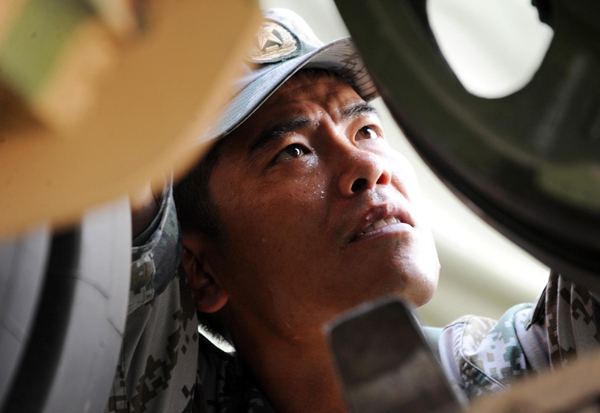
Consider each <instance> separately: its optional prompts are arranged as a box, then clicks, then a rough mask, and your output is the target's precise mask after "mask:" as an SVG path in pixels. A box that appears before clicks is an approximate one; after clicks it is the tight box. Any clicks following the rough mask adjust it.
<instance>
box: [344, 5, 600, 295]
mask: <svg viewBox="0 0 600 413" xmlns="http://www.w3.org/2000/svg"><path fill="white" fill-rule="evenodd" d="M336 3H337V5H338V8H339V10H340V13H341V15H342V17H343V19H344V21H345V23H346V25H347V26H348V29H349V30H350V33H351V35H352V37H353V38H354V41H355V42H356V44H357V46H358V48H359V50H360V52H361V54H362V55H363V57H364V59H365V61H366V64H367V66H368V67H369V69H370V71H371V73H372V75H373V76H374V78H375V79H376V81H377V84H378V87H379V91H380V93H381V95H382V96H383V98H384V100H385V101H386V104H387V105H388V107H389V108H390V110H391V112H392V113H393V115H394V117H395V118H396V120H397V122H398V123H399V125H400V126H401V127H402V129H403V130H404V131H405V133H406V135H407V137H408V138H409V140H410V141H411V143H412V144H413V145H414V146H415V148H416V149H417V150H418V152H419V153H420V154H421V156H422V157H423V158H424V159H425V160H426V162H428V164H429V165H430V166H431V168H432V169H433V170H434V171H435V172H436V173H437V174H438V176H439V177H440V178H441V179H442V180H443V181H444V182H445V183H446V184H447V185H448V186H450V187H451V188H452V189H453V190H454V191H455V192H457V193H459V194H460V195H461V196H463V197H466V198H468V199H469V201H470V202H469V204H470V205H471V206H473V207H474V209H475V210H476V212H479V213H483V215H484V216H485V218H486V219H488V220H489V221H490V222H491V223H492V224H494V225H495V226H496V227H497V228H498V229H499V230H500V231H501V232H503V233H504V234H505V235H507V236H508V237H509V238H511V239H512V240H513V241H515V242H517V243H518V244H519V245H521V246H522V247H524V248H525V249H527V250H528V251H529V252H531V253H532V254H534V255H535V256H537V257H538V258H539V259H541V260H542V261H544V262H545V263H546V264H548V265H549V266H551V267H553V268H555V269H556V270H558V271H561V272H563V273H564V274H565V275H567V276H571V277H574V278H577V279H578V280H580V281H581V282H583V283H584V284H586V285H588V286H595V287H598V289H600V278H597V276H598V275H600V76H599V74H600V3H599V2H597V1H594V0H557V1H548V2H545V4H546V5H547V6H548V9H549V10H550V12H551V14H552V23H553V26H554V27H553V28H554V30H555V34H554V38H553V41H552V43H551V45H550V48H549V50H548V52H547V54H546V57H545V58H544V61H543V63H542V65H541V67H540V69H539V70H538V72H537V73H536V74H535V76H534V77H533V79H532V81H531V82H530V83H529V84H528V85H527V86H525V87H524V88H523V89H521V90H520V91H518V92H516V93H514V94H512V95H510V96H507V97H505V98H501V99H484V98H480V97H477V96H474V95H472V94H470V93H469V92H467V91H466V90H465V89H464V87H463V86H462V85H461V83H460V82H459V81H458V79H457V78H456V76H455V75H454V73H453V72H452V70H451V69H450V67H449V66H448V64H447V63H446V61H445V60H444V58H443V56H442V53H441V52H440V51H439V48H438V46H437V44H436V42H435V38H434V36H433V34H432V32H431V29H430V27H429V24H428V21H427V12H426V9H425V1H423V0H420V1H417V0H369V1H364V0H336Z"/></svg>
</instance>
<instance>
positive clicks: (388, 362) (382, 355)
mask: <svg viewBox="0 0 600 413" xmlns="http://www.w3.org/2000/svg"><path fill="white" fill-rule="evenodd" d="M326 335H327V339H328V342H329V347H330V349H331V353H332V354H333V360H334V364H335V367H336V370H337V372H338V375H339V377H340V380H341V382H342V383H343V388H344V396H345V399H346V403H347V405H348V407H349V410H350V412H352V413H362V412H369V413H387V412H390V413H391V412H411V413H428V412H431V413H458V412H460V411H462V407H461V405H460V403H459V400H458V399H457V397H456V396H455V394H454V392H453V390H452V388H451V385H450V383H449V382H448V380H447V379H446V376H445V375H444V373H443V372H442V367H441V366H440V364H439V362H438V360H437V359H436V358H435V356H434V355H433V353H432V352H431V349H430V348H429V346H428V344H427V342H426V341H425V337H424V336H423V333H422V332H421V327H420V326H419V325H418V322H417V320H416V318H415V316H414V315H413V314H412V313H411V310H410V309H409V308H408V307H407V305H405V303H404V302H403V301H402V300H398V299H383V300H380V301H374V302H370V303H366V304H363V305H361V306H358V307H356V308H353V309H352V310H350V311H348V312H347V313H346V314H343V315H342V316H340V317H338V318H337V319H336V320H334V321H333V322H331V323H330V324H328V326H327V327H326Z"/></svg>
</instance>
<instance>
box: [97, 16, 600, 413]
mask: <svg viewBox="0 0 600 413" xmlns="http://www.w3.org/2000/svg"><path fill="white" fill-rule="evenodd" d="M265 17H266V19H267V20H266V22H265V24H264V25H263V26H262V28H261V30H260V31H259V33H258V39H257V46H256V48H255V49H254V50H253V51H252V52H251V53H250V55H249V60H250V61H252V62H254V63H257V64H258V67H257V68H256V69H253V70H252V69H248V72H247V74H246V75H245V76H244V78H243V79H241V81H240V85H239V88H238V90H237V91H236V96H235V97H234V98H233V99H232V100H231V102H230V103H229V105H228V106H227V107H226V108H225V109H224V111H223V115H222V116H221V118H220V119H219V121H217V123H216V124H215V125H214V126H213V128H212V130H211V131H210V132H209V133H208V134H207V135H206V136H205V137H204V139H205V140H212V139H217V138H218V139H220V140H219V141H218V142H217V143H216V144H215V146H214V147H213V149H212V150H211V152H210V153H209V154H208V155H207V157H206V158H205V159H204V160H203V161H202V162H201V164H200V165H199V166H198V167H197V168H195V169H194V170H193V171H192V172H190V174H189V175H188V177H187V178H186V179H185V180H184V181H183V182H181V183H180V184H179V185H178V186H177V187H176V189H175V196H174V198H175V204H176V205H177V217H176V216H175V209H174V202H173V195H172V189H171V186H170V185H167V186H166V189H165V190H164V192H163V194H162V196H161V200H160V203H159V205H160V210H159V211H158V213H156V212H155V211H154V212H152V213H149V214H146V213H145V212H148V211H152V206H153V204H152V202H150V203H148V204H147V205H146V208H145V209H140V210H139V211H137V212H135V213H134V226H135V228H134V230H137V229H138V228H143V227H145V226H146V221H148V220H149V218H152V217H154V216H156V218H155V219H154V220H153V222H152V223H151V224H150V225H148V227H147V228H146V229H145V230H144V231H143V232H142V233H141V234H140V235H139V236H138V237H137V238H136V239H135V241H134V245H136V247H135V248H134V264H133V269H132V292H131V294H130V314H129V318H128V324H127V333H126V337H125V338H124V345H123V350H122V355H121V361H120V364H119V366H118V368H117V376H116V378H115V384H114V388H113V394H112V395H111V398H110V400H109V408H108V410H109V411H169V412H180V411H202V412H229V411H252V412H262V411H265V412H271V411H277V412H287V411H289V412H296V411H302V412H305V411H310V412H342V411H345V406H344V403H343V400H342V395H341V392H340V389H339V387H338V384H337V381H336V378H335V374H334V370H333V366H332V362H331V359H330V355H329V351H328V348H327V345H326V342H325V338H324V335H323V332H322V326H323V324H324V323H326V322H327V321H329V320H331V319H332V318H333V317H334V316H336V315H337V314H340V313H341V312H344V311H346V310H348V309H350V308H352V307H353V306H355V305H357V304H359V303H362V302H365V301H368V300H372V299H375V298H377V297H381V296H397V297H403V298H404V299H406V300H408V301H409V302H411V303H413V304H414V305H417V306H419V305H422V304H424V303H426V302H427V301H428V300H429V299H430V298H431V296H432V294H433V292H434V290H435V288H436V285H437V278H438V273H439V263H438V259H437V255H436V252H435V246H434V244H433V240H432V237H431V234H430V232H429V229H428V228H427V225H426V223H425V221H424V217H423V216H422V215H421V208H420V207H419V201H418V188H417V183H416V179H415V176H414V173H413V171H412V168H411V167H410V165H409V164H408V162H407V161H406V159H405V158H404V157H402V156H401V155H400V154H398V153H396V152H395V151H393V150H392V149H391V148H390V147H389V146H388V144H387V142H386V141H385V134H384V132H383V129H382V126H381V122H380V120H379V118H378V116H377V113H376V112H375V110H374V109H373V108H372V107H371V106H369V105H368V103H367V101H368V100H370V99H371V98H373V97H374V89H373V85H372V82H371V80H370V79H369V78H368V75H367V74H366V72H365V70H364V68H363V66H362V63H361V62H360V60H359V59H358V57H357V56H356V53H355V51H354V50H353V48H352V45H351V44H350V43H349V41H347V40H340V41H337V42H334V43H332V44H329V45H325V46H321V45H320V43H319V42H318V40H317V39H316V38H315V37H314V35H313V34H312V32H311V31H310V29H309V28H308V27H307V26H306V24H305V23H304V22H303V21H302V20H301V19H300V18H299V17H298V16H296V15H294V14H293V13H290V12H288V11H282V10H272V11H268V12H266V13H265ZM301 69H302V70H301ZM144 211H145V212H144ZM140 217H142V218H140ZM143 217H145V219H143ZM177 220H179V222H180V224H181V232H180V231H179V230H178V225H177ZM135 232H140V231H135ZM180 235H182V238H183V239H182V244H183V247H182V246H181V243H180V242H179V236H180ZM181 248H182V249H181ZM180 251H181V264H182V266H179V261H180V259H179V257H180ZM178 268H179V270H178ZM186 281H187V282H188V283H189V287H188V285H187V284H186ZM190 290H191V291H190ZM596 306H597V302H596V301H595V300H593V299H592V298H591V297H590V295H589V294H588V293H587V292H586V291H585V290H581V289H578V288H576V287H575V286H572V285H571V284H569V283H568V282H566V281H564V280H562V279H561V278H560V277H558V276H553V277H552V279H551V283H550V284H549V286H548V287H547V289H546V290H545V293H544V294H543V295H542V298H541V299H540V301H539V304H538V306H537V307H535V311H533V307H532V306H531V305H523V306H517V307H515V308H513V309H511V310H509V311H508V312H507V313H506V314H505V316H504V317H503V319H502V320H501V321H500V322H499V323H498V324H496V323H495V322H492V321H491V320H487V319H482V318H477V317H471V318H465V319H461V320H459V321H457V322H456V323H453V324H452V325H451V326H449V327H448V328H446V329H445V330H444V331H443V332H441V331H438V332H430V333H431V335H432V338H433V341H434V342H436V343H439V348H438V349H437V352H438V353H439V356H440V360H441V362H442V365H443V367H444V369H445V371H446V372H447V373H448V374H449V376H450V377H451V378H452V379H453V380H454V381H455V382H456V384H457V385H458V386H459V387H460V388H461V390H462V391H464V392H465V393H466V395H468V396H470V397H472V396H475V395H477V394H480V393H482V392H484V391H494V392H499V391H502V390H503V389H504V388H506V387H507V386H508V385H509V384H508V383H509V381H510V380H511V379H512V378H513V377H515V376H518V375H521V374H525V372H526V371H528V370H533V371H538V370H541V369H544V368H548V367H554V366H557V365H559V364H562V363H565V362H566V361H568V359H569V357H571V354H574V353H575V352H584V351H589V350H591V349H594V348H597V347H598V339H597V338H598V337H600V334H598V330H597V327H596V326H597V322H596V320H595V318H594V309H595V308H596ZM563 307H564V309H566V310H567V311H566V312H564V311H563ZM195 309H196V310H198V314H199V315H200V318H201V319H202V323H204V324H206V325H207V326H208V327H209V328H211V329H213V330H214V331H216V332H217V333H218V334H220V335H222V336H223V337H225V338H227V339H228V340H230V341H231V342H232V343H233V344H234V345H235V347H236V350H237V351H236V354H235V355H233V356H232V355H228V354H225V353H222V352H220V351H219V350H217V349H216V348H214V347H213V346H212V345H211V344H210V343H208V342H207V341H206V340H205V339H203V338H202V337H200V336H199V335H198V334H197V331H196V328H197V323H198V321H197V318H196V311H194V310H195ZM573 331H575V334H573ZM434 333H435V334H434ZM571 348H573V351H571Z"/></svg>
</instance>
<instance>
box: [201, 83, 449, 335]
mask: <svg viewBox="0 0 600 413" xmlns="http://www.w3.org/2000/svg"><path fill="white" fill-rule="evenodd" d="M223 145H224V146H223V148H222V149H223V152H222V156H221V160H220V161H219V163H218V164H217V166H216V167H215V169H214V171H213V173H212V175H211V179H210V184H209V189H210V193H211V196H212V200H213V202H214V203H215V205H216V208H217V210H218V212H219V220H220V222H221V223H222V224H223V228H224V231H223V232H224V237H223V241H222V243H221V245H220V247H219V250H220V251H221V254H220V255H221V258H220V259H216V265H215V269H216V271H215V272H216V273H218V274H220V275H219V279H220V281H221V283H222V285H223V286H224V288H225V289H226V290H227V291H228V293H229V294H230V305H232V306H233V308H235V311H236V313H237V314H238V318H239V317H241V318H247V317H251V318H254V319H258V320H261V321H262V322H267V325H269V326H271V327H272V328H275V329H276V330H278V331H280V332H281V331H283V332H285V333H286V334H292V335H293V334H295V333H297V332H298V331H299V329H302V328H320V326H321V325H322V324H323V323H324V322H326V321H328V320H330V319H331V318H332V317H333V316H335V315H336V314H339V313H340V312H343V311H345V310H347V309H349V308H351V307H353V306H355V305H357V304H359V303H362V302H364V301H367V300H371V299H374V298H376V297H379V296H400V297H404V298H406V299H408V300H410V301H411V302H413V303H414V304H415V305H422V304H424V303H426V302H427V301H428V300H429V299H430V298H431V295H432V294H433V292H434V290H435V288H436V286H437V280H438V273H439V263H438V259H437V254H436V251H435V246H434V243H433V240H432V237H431V234H430V232H429V229H428V227H427V226H426V225H424V222H423V218H422V216H421V208H420V206H419V203H418V202H417V197H418V193H417V192H418V188H417V182H416V178H415V175H414V172H413V169H412V167H411V166H410V164H409V163H408V161H407V160H406V159H405V158H404V157H403V156H402V155H400V154H399V153H397V152H396V151H394V150H393V149H392V148H391V147H390V146H389V144H388V142H387V141H386V140H385V137H384V133H383V129H382V126H381V122H380V119H379V117H378V116H377V114H376V113H375V112H374V110H373V109H372V108H371V107H370V106H368V105H367V104H366V103H365V102H364V101H363V100H362V99H361V98H360V97H359V96H358V95H357V94H356V92H355V91H354V90H353V89H352V88H351V87H350V86H349V85H348V84H346V83H345V82H343V81H341V80H339V79H336V78H334V77H328V76H319V77H315V78H308V77H306V76H299V77H294V78H292V79H290V80H289V81H288V82H287V83H286V84H285V85H284V86H282V87H281V88H280V89H279V90H278V91H277V92H276V93H275V94H274V95H273V96H272V97H271V98H269V100H268V101H267V102H266V103H265V104H263V105H262V107H261V108H260V109H259V110H258V111H257V112H256V113H255V114H254V115H252V116H251V118H250V119H248V120H247V121H246V122H245V123H244V124H243V125H242V126H240V127H239V128H238V129H237V130H236V131H235V132H234V133H232V134H231V135H230V136H229V137H228V138H227V141H226V142H224V143H223ZM381 220H384V221H385V220H387V221H388V222H389V224H388V225H386V226H381V225H382V224H383V221H381ZM395 220H399V221H398V222H396V221H395Z"/></svg>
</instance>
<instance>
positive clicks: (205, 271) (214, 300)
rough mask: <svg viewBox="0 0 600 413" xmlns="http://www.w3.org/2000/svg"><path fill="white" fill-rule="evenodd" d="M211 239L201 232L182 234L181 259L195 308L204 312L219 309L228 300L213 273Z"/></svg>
mask: <svg viewBox="0 0 600 413" xmlns="http://www.w3.org/2000/svg"><path fill="white" fill-rule="evenodd" d="M210 243H211V241H210V240H209V239H208V238H207V237H206V236H204V235H203V234H184V236H183V251H182V253H181V261H182V263H183V268H184V269H185V274H186V275H187V279H188V284H189V286H190V289H191V290H192V295H193V297H194V302H195V303H196V308H197V309H198V310H200V311H202V312H204V313H214V312H216V311H219V310H220V309H221V308H223V306H225V304H227V301H228V300H229V294H228V293H227V292H226V291H225V290H224V289H223V288H222V287H221V285H220V284H219V282H218V280H217V278H215V273H214V271H213V266H212V265H211V262H210V261H211V260H210V258H209V250H210V248H209V247H210V245H211V244H210Z"/></svg>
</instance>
